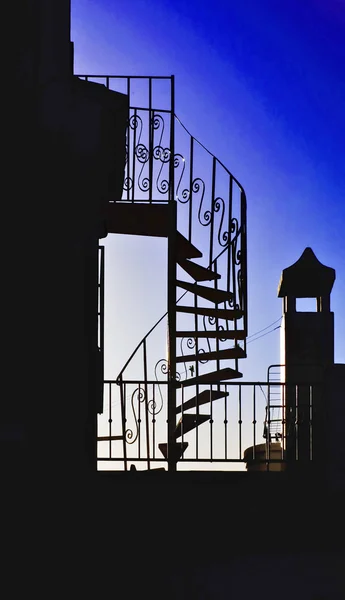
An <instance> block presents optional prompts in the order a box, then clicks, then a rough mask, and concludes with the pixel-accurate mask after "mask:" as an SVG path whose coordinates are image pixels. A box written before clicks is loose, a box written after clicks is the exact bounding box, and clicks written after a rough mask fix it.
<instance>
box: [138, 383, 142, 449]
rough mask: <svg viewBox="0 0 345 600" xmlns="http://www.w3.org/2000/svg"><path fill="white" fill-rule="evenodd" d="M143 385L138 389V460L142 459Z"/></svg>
mask: <svg viewBox="0 0 345 600" xmlns="http://www.w3.org/2000/svg"><path fill="white" fill-rule="evenodd" d="M140 395H141V383H139V388H138V458H141V402H140Z"/></svg>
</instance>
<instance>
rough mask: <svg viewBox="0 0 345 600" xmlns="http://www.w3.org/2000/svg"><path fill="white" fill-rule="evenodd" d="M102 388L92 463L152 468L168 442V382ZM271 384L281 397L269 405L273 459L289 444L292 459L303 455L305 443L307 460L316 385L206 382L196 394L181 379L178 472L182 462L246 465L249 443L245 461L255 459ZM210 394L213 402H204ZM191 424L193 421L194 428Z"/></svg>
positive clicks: (262, 437)
mask: <svg viewBox="0 0 345 600" xmlns="http://www.w3.org/2000/svg"><path fill="white" fill-rule="evenodd" d="M186 383H187V385H186ZM104 385H105V411H104V414H103V415H102V416H100V417H99V429H98V461H99V462H100V463H101V462H103V463H104V464H105V463H111V466H110V465H109V464H108V465H107V467H106V468H107V469H109V468H113V469H114V470H118V469H120V470H123V469H124V470H127V469H128V468H129V465H130V464H135V463H137V464H138V468H142V469H150V468H152V464H153V463H161V464H162V465H164V464H165V459H164V456H163V455H162V453H161V451H160V449H159V445H160V444H164V443H166V441H167V427H168V422H167V386H168V384H167V381H164V380H162V381H152V380H151V381H146V382H145V381H141V382H138V381H130V380H129V381H118V382H115V381H106V382H105V384H104ZM272 385H274V386H275V388H276V386H277V385H280V387H281V394H280V397H281V398H282V399H283V404H281V405H279V406H278V404H277V403H276V402H275V404H274V407H275V410H278V409H279V414H280V416H281V418H280V423H279V429H280V432H281V437H280V442H281V457H280V458H279V460H283V461H284V460H285V450H286V448H287V446H289V447H290V450H291V444H292V445H293V448H294V458H295V459H296V460H299V458H302V457H301V456H299V455H298V449H299V447H302V446H303V448H304V449H305V448H306V447H307V448H308V449H307V455H304V457H303V458H304V459H307V460H312V457H313V448H312V444H313V399H314V395H315V385H314V386H313V385H310V384H298V385H294V384H286V383H281V384H278V383H274V384H271V383H268V382H241V383H238V382H236V383H222V384H217V385H215V384H212V383H209V384H207V383H204V384H203V385H199V386H198V389H197V394H195V388H189V387H188V382H185V383H180V384H179V383H177V387H178V389H177V397H178V402H177V404H178V407H177V416H176V441H177V442H181V443H182V444H185V443H187V444H188V447H187V448H186V450H185V452H184V453H183V455H182V457H181V459H180V461H179V462H178V464H177V469H179V468H181V467H182V468H183V466H184V465H186V464H188V466H189V468H190V469H195V468H198V465H197V464H196V463H201V462H205V463H218V467H219V469H220V470H222V469H223V468H224V463H232V464H233V467H234V468H236V466H235V465H236V463H237V464H238V463H244V451H245V450H246V449H248V448H252V450H251V458H252V459H253V460H255V459H256V452H257V451H256V448H255V446H256V445H258V444H265V443H267V439H266V437H265V428H267V427H268V428H269V430H270V427H271V423H270V415H271V410H270V405H269V402H270V397H271V390H270V387H271V386H272ZM193 390H194V391H193ZM214 392H216V393H217V396H218V399H214V400H213V401H210V398H211V395H213V393H214ZM302 398H303V403H302V402H301V399H302ZM286 400H288V410H287V404H286ZM191 408H193V412H192V413H191V412H190V409H191ZM267 409H268V410H267ZM193 415H194V417H193ZM196 421H197V422H199V425H198V426H196V427H195V423H196ZM193 423H194V424H193ZM306 439H307V443H306ZM304 452H305V450H304ZM266 460H267V458H266ZM268 460H272V461H276V460H277V457H276V455H275V457H274V456H273V455H272V457H268Z"/></svg>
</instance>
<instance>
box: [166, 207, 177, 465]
mask: <svg viewBox="0 0 345 600" xmlns="http://www.w3.org/2000/svg"><path fill="white" fill-rule="evenodd" d="M169 206H170V218H169V235H168V364H169V369H168V470H169V471H176V452H175V445H176V443H175V428H176V225H177V223H176V202H175V201H174V200H173V201H171V202H170V203H169Z"/></svg>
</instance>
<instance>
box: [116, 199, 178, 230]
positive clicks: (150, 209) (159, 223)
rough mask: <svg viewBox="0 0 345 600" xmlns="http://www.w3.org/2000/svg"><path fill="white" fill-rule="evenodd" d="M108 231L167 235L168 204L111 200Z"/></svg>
mask: <svg viewBox="0 0 345 600" xmlns="http://www.w3.org/2000/svg"><path fill="white" fill-rule="evenodd" d="M107 210H108V212H107V224H106V226H107V231H108V233H123V234H129V235H147V236H152V237H167V236H168V224H169V206H168V204H167V203H166V204H158V203H157V204H156V203H152V204H149V203H144V202H109V204H108V209H107Z"/></svg>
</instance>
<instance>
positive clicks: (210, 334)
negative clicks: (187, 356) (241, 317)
mask: <svg viewBox="0 0 345 600" xmlns="http://www.w3.org/2000/svg"><path fill="white" fill-rule="evenodd" d="M245 333H246V332H245V331H244V330H243V329H231V330H230V331H222V330H219V329H218V330H217V329H215V330H210V331H176V337H179V338H220V339H223V340H244V338H245V337H246V334H245Z"/></svg>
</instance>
